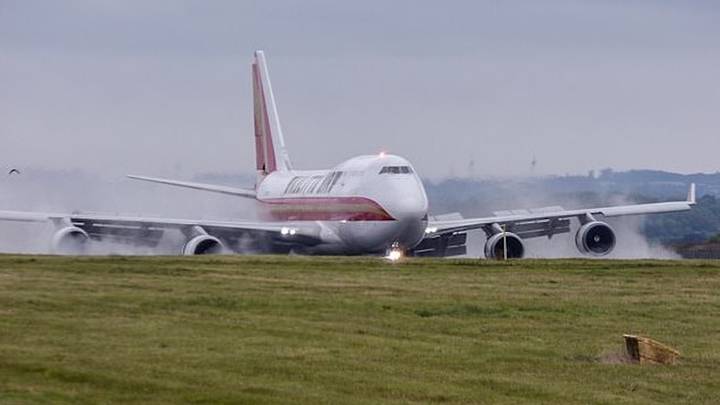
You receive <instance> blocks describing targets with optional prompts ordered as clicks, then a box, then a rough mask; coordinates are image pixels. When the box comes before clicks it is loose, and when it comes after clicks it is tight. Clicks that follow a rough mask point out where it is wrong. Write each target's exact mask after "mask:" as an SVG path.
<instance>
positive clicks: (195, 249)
mask: <svg viewBox="0 0 720 405" xmlns="http://www.w3.org/2000/svg"><path fill="white" fill-rule="evenodd" d="M224 251H225V245H223V243H222V242H220V239H218V238H216V237H214V236H210V235H207V234H203V235H197V236H195V237H193V238H192V239H190V240H189V241H188V242H187V243H186V244H185V247H183V255H185V256H192V255H217V254H220V253H222V252H224Z"/></svg>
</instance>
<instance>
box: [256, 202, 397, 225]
mask: <svg viewBox="0 0 720 405" xmlns="http://www.w3.org/2000/svg"><path fill="white" fill-rule="evenodd" d="M258 201H259V202H260V203H261V206H262V208H263V214H264V216H266V217H268V218H269V219H273V220H277V221H394V220H395V218H393V217H392V216H391V215H390V214H388V212H387V211H386V210H385V209H384V208H383V207H382V206H381V205H380V204H378V203H377V202H375V201H373V200H371V199H369V198H366V197H294V198H272V199H267V200H260V199H258Z"/></svg>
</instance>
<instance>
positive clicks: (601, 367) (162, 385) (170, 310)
mask: <svg viewBox="0 0 720 405" xmlns="http://www.w3.org/2000/svg"><path fill="white" fill-rule="evenodd" d="M623 333H638V334H645V335H648V336H651V337H654V338H656V339H658V340H660V341H662V342H665V343H668V344H670V345H672V346H674V347H676V348H678V349H679V350H680V351H681V352H682V359H681V362H680V363H679V364H677V365H674V366H647V365H642V366H640V365H632V364H621V363H618V362H617V361H615V360H616V358H617V354H618V353H620V352H621V349H622V347H623V340H622V335H623ZM78 402H80V403H82V402H87V403H97V402H144V403H185V402H193V403H254V402H257V403H367V404H371V403H379V402H387V403H413V402H416V403H428V402H438V403H513V404H515V403H524V402H527V403H537V402H546V403H549V402H553V403H657V402H665V403H679V402H691V403H718V402H720V262H687V261H600V260H595V261H583V260H571V261H556V260H551V261H544V260H543V261H516V262H509V263H501V262H492V261H478V260H410V261H406V262H404V263H396V264H392V263H388V262H385V261H382V260H380V259H370V258H320V259H316V258H303V257H299V258H298V257H191V258H185V257H172V258H147V257H133V258H125V257H110V258H63V257H32V256H0V403H2V404H7V403H53V404H54V403H78Z"/></svg>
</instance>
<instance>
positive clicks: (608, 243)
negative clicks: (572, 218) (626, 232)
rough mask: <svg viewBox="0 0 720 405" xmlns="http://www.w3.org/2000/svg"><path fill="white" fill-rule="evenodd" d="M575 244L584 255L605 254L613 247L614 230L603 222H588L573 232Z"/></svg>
mask: <svg viewBox="0 0 720 405" xmlns="http://www.w3.org/2000/svg"><path fill="white" fill-rule="evenodd" d="M575 245H576V246H577V248H578V250H579V251H580V252H582V253H584V254H586V255H590V256H605V255H606V254H608V253H610V252H612V250H613V249H614V248H615V231H613V229H612V228H611V227H610V225H608V224H606V223H605V222H600V221H592V222H588V223H586V224H585V225H583V226H581V227H580V229H578V231H577V234H575Z"/></svg>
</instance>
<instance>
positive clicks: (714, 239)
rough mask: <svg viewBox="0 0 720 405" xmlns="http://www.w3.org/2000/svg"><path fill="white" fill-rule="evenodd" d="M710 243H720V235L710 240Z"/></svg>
mask: <svg viewBox="0 0 720 405" xmlns="http://www.w3.org/2000/svg"><path fill="white" fill-rule="evenodd" d="M708 241H709V242H710V243H720V233H719V234H717V235H715V236H713V237H712V238H710V239H709V240H708Z"/></svg>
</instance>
